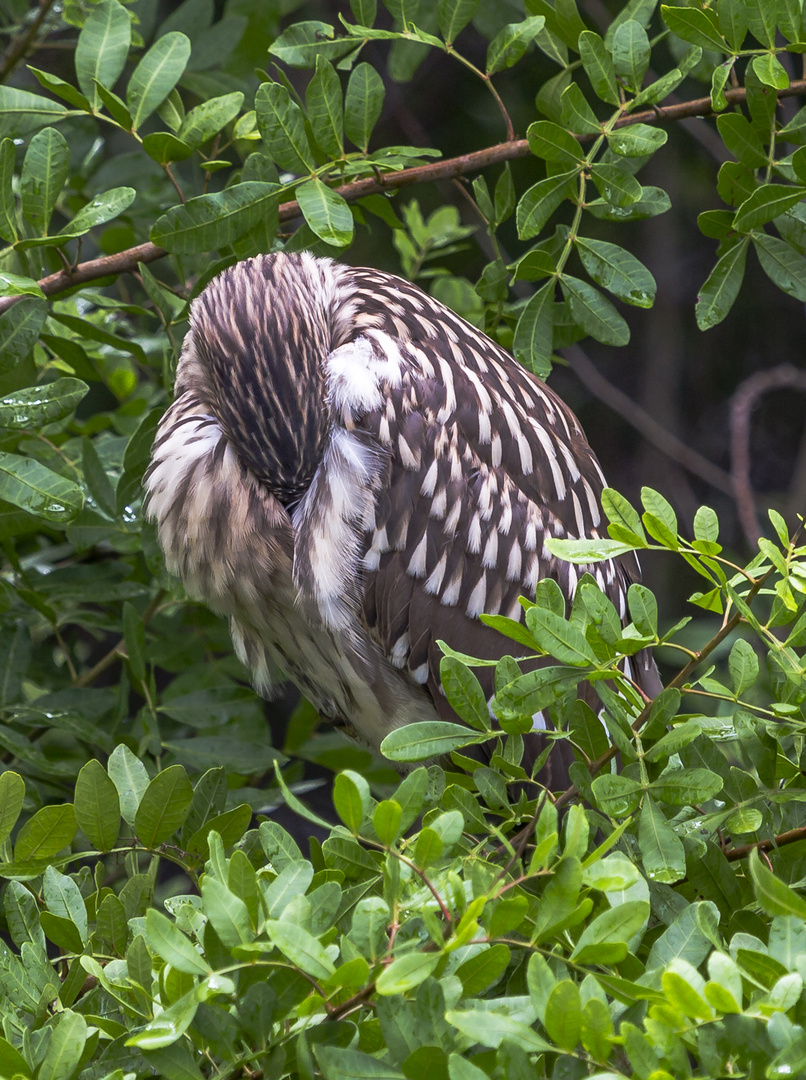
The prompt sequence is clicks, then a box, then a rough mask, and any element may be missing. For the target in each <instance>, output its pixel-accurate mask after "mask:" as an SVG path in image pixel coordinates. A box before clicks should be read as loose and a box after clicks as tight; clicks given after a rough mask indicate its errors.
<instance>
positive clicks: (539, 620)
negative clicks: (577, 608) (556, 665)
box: [526, 607, 596, 667]
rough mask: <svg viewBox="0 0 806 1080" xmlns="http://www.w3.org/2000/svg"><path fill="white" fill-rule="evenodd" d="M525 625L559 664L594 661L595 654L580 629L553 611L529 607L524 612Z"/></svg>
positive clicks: (574, 665) (592, 662) (580, 664)
mask: <svg viewBox="0 0 806 1080" xmlns="http://www.w3.org/2000/svg"><path fill="white" fill-rule="evenodd" d="M526 625H527V626H528V627H529V630H530V631H531V632H532V634H533V635H534V638H535V641H536V642H537V643H538V645H539V646H540V648H541V649H543V650H544V651H545V652H546V653H548V654H549V655H550V656H553V657H555V659H557V660H559V661H560V663H561V664H570V665H571V666H572V667H584V666H586V665H588V664H595V663H596V654H595V653H594V652H593V650H592V648H591V646H590V645H589V644H588V640H587V638H586V637H585V635H584V634H583V633H582V631H581V630H579V629H578V628H577V627H576V626H574V624H573V623H570V622H568V620H567V619H564V618H562V616H560V615H556V614H555V613H554V612H553V611H549V610H547V609H546V608H540V607H533V608H530V609H529V610H528V611H527V612H526Z"/></svg>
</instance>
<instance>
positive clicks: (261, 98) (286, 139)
mask: <svg viewBox="0 0 806 1080" xmlns="http://www.w3.org/2000/svg"><path fill="white" fill-rule="evenodd" d="M255 115H256V117H257V125H258V128H259V129H260V135H261V138H262V139H263V141H264V143H265V144H266V147H267V148H268V151H269V153H270V154H271V156H272V158H273V159H274V160H275V161H276V162H277V164H278V165H279V166H280V168H281V169H287V170H288V171H289V172H294V173H309V172H312V171H313V169H314V167H315V163H314V159H313V154H312V153H311V148H310V146H309V145H308V137H307V135H306V134H305V119H304V117H303V115H302V110H301V109H300V107H299V105H297V103H296V102H295V101H292V100H291V95H290V94H289V92H288V90H287V89H286V88H285V87H284V86H281V85H280V83H261V84H260V86H259V87H258V91H257V93H256V94H255ZM319 182H320V183H321V181H319Z"/></svg>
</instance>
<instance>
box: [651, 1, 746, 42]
mask: <svg viewBox="0 0 806 1080" xmlns="http://www.w3.org/2000/svg"><path fill="white" fill-rule="evenodd" d="M660 13H661V16H662V18H663V21H664V22H665V23H666V25H667V26H668V27H669V29H670V30H671V31H672V33H673V34H677V36H678V37H681V38H682V39H683V40H684V41H690V42H691V44H692V45H699V47H700V48H701V49H715V50H716V51H717V52H720V53H722V52H728V51H729V50H728V49H727V48H726V43H725V40H724V38H723V37H722V34H721V33H720V32H719V24H718V22H717V17H716V13H715V12H714V11H713V10H708V11H701V10H700V9H699V8H689V7H686V8H683V7H669V6H667V5H666V4H661V8H660Z"/></svg>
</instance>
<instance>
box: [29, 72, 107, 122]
mask: <svg viewBox="0 0 806 1080" xmlns="http://www.w3.org/2000/svg"><path fill="white" fill-rule="evenodd" d="M28 70H29V71H30V72H31V74H32V75H33V76H34V78H35V79H36V80H37V82H38V83H39V85H40V86H44V87H45V89H46V90H50V92H51V93H52V94H55V95H56V97H60V98H61V99H62V100H63V101H67V102H69V104H70V105H75V107H76V108H77V109H83V110H84V111H85V112H92V105H91V104H90V102H89V101H88V100H87V98H85V97H84V95H83V94H82V93H80V92H79V91H78V90H76V88H75V87H74V86H73V85H71V84H70V83H68V82H65V81H64V79H60V78H59V76H58V75H53V74H51V73H50V72H49V71H40V70H39V68H35V67H32V66H31V65H30V64H28Z"/></svg>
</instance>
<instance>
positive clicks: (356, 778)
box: [333, 769, 370, 833]
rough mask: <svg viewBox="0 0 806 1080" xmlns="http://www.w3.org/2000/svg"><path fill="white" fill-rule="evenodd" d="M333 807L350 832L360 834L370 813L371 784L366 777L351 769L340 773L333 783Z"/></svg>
mask: <svg viewBox="0 0 806 1080" xmlns="http://www.w3.org/2000/svg"><path fill="white" fill-rule="evenodd" d="M333 805H334V807H335V808H336V813H337V814H338V815H339V817H340V818H341V820H342V821H343V822H344V824H345V825H346V826H347V828H348V829H349V830H350V832H352V833H358V832H360V831H361V825H362V822H363V821H364V819H365V818H366V817H368V816H369V812H370V793H369V784H368V783H367V782H366V780H365V779H364V777H363V776H360V775H359V774H358V773H356V772H352V771H351V770H350V769H345V770H344V771H343V772H340V773H339V774H338V776H337V777H336V779H335V780H334V782H333Z"/></svg>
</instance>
